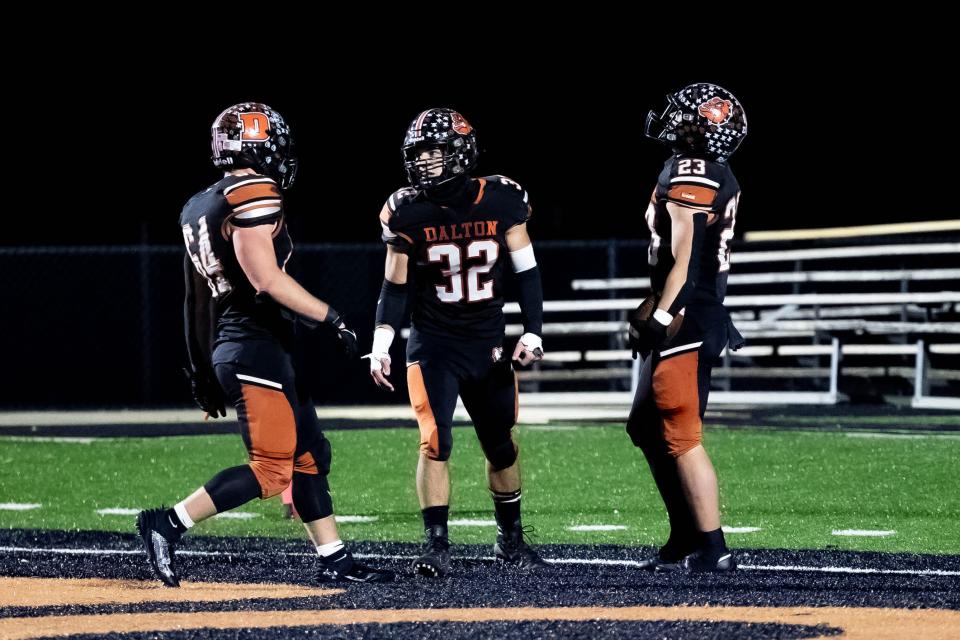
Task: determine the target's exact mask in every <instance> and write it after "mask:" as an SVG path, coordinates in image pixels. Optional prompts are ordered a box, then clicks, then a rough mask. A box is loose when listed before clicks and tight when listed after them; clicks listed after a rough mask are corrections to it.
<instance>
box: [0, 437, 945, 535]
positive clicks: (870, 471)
mask: <svg viewBox="0 0 960 640" xmlns="http://www.w3.org/2000/svg"><path fill="white" fill-rule="evenodd" d="M328 437H329V439H330V440H331V442H332V444H333V451H334V458H333V471H332V473H331V486H332V490H333V494H334V501H335V505H336V508H337V512H338V513H339V514H349V515H368V516H377V517H378V518H379V520H378V521H377V522H375V523H363V524H358V523H344V524H343V525H342V527H341V530H342V534H343V537H344V538H345V539H353V540H357V539H363V540H397V541H417V540H419V539H420V537H421V535H422V527H421V521H420V513H419V509H418V506H417V500H416V494H415V492H414V485H413V475H414V467H415V465H416V459H417V440H418V436H417V432H416V430H414V429H382V430H373V429H371V430H353V431H333V432H330V433H329V434H328ZM517 439H518V441H519V442H520V444H521V448H522V463H523V473H524V498H523V505H524V515H525V524H532V525H534V526H535V527H536V538H535V541H539V542H555V543H562V542H569V543H580V544H583V543H606V544H627V545H636V544H655V543H659V542H662V541H663V540H664V538H665V536H666V533H667V528H666V516H665V513H664V511H663V507H662V505H661V503H660V500H659V497H658V495H657V494H656V490H655V488H654V485H653V481H652V479H651V477H650V472H649V470H648V469H647V466H646V463H645V462H644V460H643V458H642V455H641V454H640V452H639V451H638V450H636V449H634V448H633V447H632V445H631V444H630V441H629V439H628V438H627V436H626V434H625V433H624V431H623V428H622V426H620V425H615V426H614V425H611V426H602V427H588V428H570V427H553V428H551V427H522V428H519V429H518V438H517ZM454 440H455V445H454V454H453V458H452V460H451V478H452V482H453V494H452V508H451V519H452V520H458V519H473V520H492V517H493V515H492V508H491V502H490V498H489V497H488V494H487V491H486V489H485V478H484V463H483V459H482V455H481V453H480V449H479V446H478V445H477V442H476V438H475V437H474V435H473V432H472V430H471V429H469V428H457V429H456V430H455V434H454ZM707 447H708V450H709V451H710V453H711V456H712V457H713V460H714V463H715V465H716V467H717V471H718V474H719V476H720V483H721V501H722V509H723V522H724V525H725V526H732V527H760V531H759V532H754V533H739V534H737V533H731V534H728V536H727V538H728V542H729V543H730V545H731V546H736V547H784V548H817V549H822V548H830V547H835V548H839V549H858V550H877V551H915V552H932V553H950V554H960V492H958V491H957V479H956V473H957V468H958V467H957V465H958V462H957V461H958V460H960V436H958V435H956V434H953V435H936V434H930V435H911V436H906V435H884V434H864V433H837V432H797V431H751V430H738V429H724V428H716V427H714V428H710V429H708V435H707ZM243 461H245V457H244V450H243V445H242V443H241V441H240V438H239V437H238V436H193V437H173V438H129V439H102V440H93V441H92V442H88V443H81V442H50V441H42V440H40V441H37V440H30V439H27V438H7V437H0V503H40V504H41V505H42V506H41V507H40V508H38V509H33V510H27V511H11V510H3V509H0V527H5V528H10V527H13V528H45V529H68V530H75V529H102V530H110V531H133V516H117V515H99V514H97V513H96V510H97V509H104V508H142V507H148V506H155V505H159V504H161V503H164V504H167V505H169V504H171V503H173V502H175V501H176V500H178V499H180V498H182V497H183V496H185V495H186V494H188V493H189V492H190V491H192V490H193V489H194V488H196V487H197V486H199V485H200V484H202V483H203V482H205V481H206V480H208V479H209V478H210V477H211V476H212V475H213V474H214V473H215V472H217V471H219V470H220V469H222V468H224V467H227V466H233V465H235V464H240V463H242V462H243ZM238 511H244V512H251V513H255V514H258V516H257V517H255V518H252V519H249V520H226V519H214V520H211V521H207V522H204V523H202V524H200V525H198V526H197V528H196V529H195V531H196V532H198V533H201V534H209V535H244V534H248V535H266V536H299V535H301V533H302V529H301V528H300V526H299V525H298V524H295V523H291V522H290V521H287V520H283V519H282V518H281V508H280V503H279V498H275V499H271V500H268V501H266V502H255V503H251V504H249V505H245V506H243V507H241V508H240V509H238ZM574 525H622V526H626V527H627V528H626V529H623V530H616V531H604V532H575V531H569V530H568V529H567V527H570V526H574ZM834 529H866V530H894V531H896V533H895V534H894V535H892V536H889V537H837V536H833V535H831V531H832V530H834ZM494 535H495V528H494V527H491V526H452V527H451V537H452V539H453V540H454V542H464V543H468V542H469V543H484V542H492V541H493V538H494Z"/></svg>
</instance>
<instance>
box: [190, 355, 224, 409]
mask: <svg viewBox="0 0 960 640" xmlns="http://www.w3.org/2000/svg"><path fill="white" fill-rule="evenodd" d="M183 373H184V374H185V375H186V376H187V380H189V382H190V392H191V393H192V394H193V400H194V402H196V403H197V406H199V407H200V408H201V409H203V410H204V411H205V412H206V413H207V417H210V418H217V417H221V416H222V417H224V418H226V417H227V406H226V400H225V399H224V397H223V390H222V389H221V388H220V382H219V381H217V376H216V375H215V374H214V373H213V369H211V368H210V367H202V368H201V369H200V370H199V371H196V370H194V369H192V368H190V369H187V368H185V369H184V370H183Z"/></svg>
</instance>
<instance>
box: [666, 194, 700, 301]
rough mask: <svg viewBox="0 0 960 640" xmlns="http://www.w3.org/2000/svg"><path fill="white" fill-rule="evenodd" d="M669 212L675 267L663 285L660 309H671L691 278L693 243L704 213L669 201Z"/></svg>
mask: <svg viewBox="0 0 960 640" xmlns="http://www.w3.org/2000/svg"><path fill="white" fill-rule="evenodd" d="M667 212H668V213H669V214H670V222H671V224H670V235H671V240H670V248H671V252H672V253H673V260H674V263H673V268H671V269H670V273H668V274H667V279H666V282H665V283H664V286H663V293H662V294H661V296H660V301H659V303H658V304H657V308H658V309H662V310H663V311H669V310H670V309H671V307H673V306H674V303H675V302H676V301H677V297H678V296H680V295H681V293H682V292H683V291H684V288H685V285H687V284H688V282H689V280H690V275H691V274H690V266H691V265H690V261H691V260H692V259H693V244H694V236H695V224H696V222H695V221H696V217H695V216H697V215H701V216H702V215H704V214H703V213H702V212H701V211H697V210H695V209H690V208H688V207H682V206H680V205H677V204H673V203H668V204H667ZM675 311H676V310H675Z"/></svg>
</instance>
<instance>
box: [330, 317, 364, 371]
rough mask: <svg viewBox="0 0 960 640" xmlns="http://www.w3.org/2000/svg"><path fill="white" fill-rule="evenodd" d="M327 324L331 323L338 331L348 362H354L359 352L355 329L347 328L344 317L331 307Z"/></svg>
mask: <svg viewBox="0 0 960 640" xmlns="http://www.w3.org/2000/svg"><path fill="white" fill-rule="evenodd" d="M326 322H329V323H330V324H331V325H333V328H334V329H336V330H337V337H338V338H340V346H341V348H342V349H343V353H344V354H345V355H346V356H347V360H354V359H355V358H356V357H357V353H358V351H359V350H358V349H357V334H356V333H354V332H353V329H348V328H347V324H346V322H344V320H343V316H341V315H340V314H339V313H337V311H336V310H335V309H334V308H333V307H330V308H329V310H328V311H327V319H326Z"/></svg>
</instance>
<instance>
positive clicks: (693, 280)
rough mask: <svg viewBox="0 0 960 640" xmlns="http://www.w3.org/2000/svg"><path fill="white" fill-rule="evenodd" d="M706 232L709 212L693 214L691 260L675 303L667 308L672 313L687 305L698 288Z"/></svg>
mask: <svg viewBox="0 0 960 640" xmlns="http://www.w3.org/2000/svg"><path fill="white" fill-rule="evenodd" d="M706 233H707V214H706V213H695V214H693V240H692V241H691V245H692V246H691V247H690V261H689V262H688V263H687V277H686V280H685V281H684V283H683V286H682V287H681V288H680V292H679V293H678V294H677V297H676V298H675V299H674V301H673V304H671V305H670V308H669V309H668V310H667V311H668V312H670V314H671V315H677V313H678V312H679V311H680V309H683V308H684V307H686V306H687V303H689V302H690V299H691V298H692V297H693V292H694V291H695V290H696V288H697V278H699V277H700V252H701V251H703V239H704V236H706Z"/></svg>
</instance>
